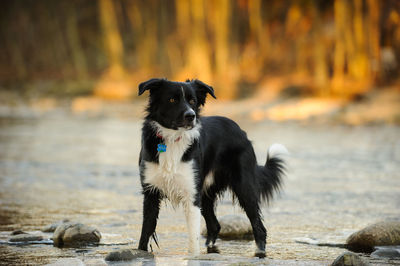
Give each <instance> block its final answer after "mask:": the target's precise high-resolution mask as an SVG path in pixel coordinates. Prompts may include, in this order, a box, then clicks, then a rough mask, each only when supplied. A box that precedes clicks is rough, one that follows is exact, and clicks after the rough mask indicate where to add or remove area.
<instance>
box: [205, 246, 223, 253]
mask: <svg viewBox="0 0 400 266" xmlns="http://www.w3.org/2000/svg"><path fill="white" fill-rule="evenodd" d="M207 253H220V251H219V249H218V247H217V246H215V245H208V246H207Z"/></svg>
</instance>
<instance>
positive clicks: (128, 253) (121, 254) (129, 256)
mask: <svg viewBox="0 0 400 266" xmlns="http://www.w3.org/2000/svg"><path fill="white" fill-rule="evenodd" d="M139 258H148V259H151V258H154V255H153V254H151V253H149V252H147V251H143V250H139V249H123V250H118V251H113V252H110V253H109V254H108V255H107V257H106V259H105V260H106V261H126V260H133V259H139Z"/></svg>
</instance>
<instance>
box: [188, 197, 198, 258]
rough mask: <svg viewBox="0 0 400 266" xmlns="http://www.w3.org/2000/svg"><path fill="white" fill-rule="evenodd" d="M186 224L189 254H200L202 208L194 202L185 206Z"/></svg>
mask: <svg viewBox="0 0 400 266" xmlns="http://www.w3.org/2000/svg"><path fill="white" fill-rule="evenodd" d="M184 209H185V216H186V224H187V227H188V233H189V253H191V254H193V255H198V254H200V244H199V240H200V217H201V215H200V208H199V207H198V206H195V205H194V204H193V203H192V202H187V203H185V204H184Z"/></svg>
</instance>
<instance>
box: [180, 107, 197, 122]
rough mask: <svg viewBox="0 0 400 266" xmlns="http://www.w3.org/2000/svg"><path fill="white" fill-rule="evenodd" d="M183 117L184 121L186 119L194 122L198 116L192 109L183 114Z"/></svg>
mask: <svg viewBox="0 0 400 266" xmlns="http://www.w3.org/2000/svg"><path fill="white" fill-rule="evenodd" d="M183 117H184V119H185V120H186V121H188V122H192V121H193V120H194V118H195V117H196V114H195V112H194V111H193V110H192V109H190V110H187V111H186V112H185V113H184V114H183Z"/></svg>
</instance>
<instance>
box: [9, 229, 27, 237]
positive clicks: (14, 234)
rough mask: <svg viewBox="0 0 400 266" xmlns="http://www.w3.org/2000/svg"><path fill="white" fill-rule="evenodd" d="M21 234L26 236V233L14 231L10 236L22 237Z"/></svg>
mask: <svg viewBox="0 0 400 266" xmlns="http://www.w3.org/2000/svg"><path fill="white" fill-rule="evenodd" d="M22 234H27V233H26V232H24V231H22V230H15V231H13V232H12V233H11V235H12V236H16V235H22Z"/></svg>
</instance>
